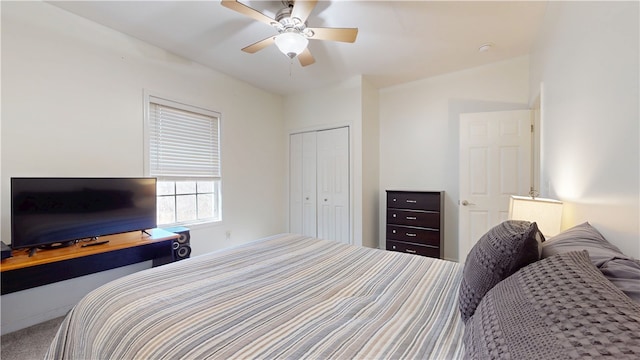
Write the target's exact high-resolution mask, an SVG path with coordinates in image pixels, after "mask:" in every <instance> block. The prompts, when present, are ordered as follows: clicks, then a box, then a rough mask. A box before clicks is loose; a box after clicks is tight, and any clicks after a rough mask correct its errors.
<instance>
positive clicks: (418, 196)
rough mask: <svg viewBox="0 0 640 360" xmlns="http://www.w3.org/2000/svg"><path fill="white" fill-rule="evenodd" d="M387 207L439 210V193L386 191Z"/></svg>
mask: <svg viewBox="0 0 640 360" xmlns="http://www.w3.org/2000/svg"><path fill="white" fill-rule="evenodd" d="M387 207H388V208H396V209H411V210H430V211H440V194H439V193H424V192H422V193H421V192H409V191H407V192H403V191H388V192H387Z"/></svg>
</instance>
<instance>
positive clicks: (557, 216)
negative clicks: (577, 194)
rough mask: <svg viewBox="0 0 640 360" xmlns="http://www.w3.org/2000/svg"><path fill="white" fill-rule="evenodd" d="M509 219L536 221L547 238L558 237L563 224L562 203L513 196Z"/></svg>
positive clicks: (510, 203) (510, 202)
mask: <svg viewBox="0 0 640 360" xmlns="http://www.w3.org/2000/svg"><path fill="white" fill-rule="evenodd" d="M509 219H510V220H526V221H531V222H534V221H535V222H536V224H538V229H539V230H540V232H542V234H543V235H544V236H545V237H551V236H554V235H557V234H558V233H559V232H560V225H561V223H562V201H558V200H552V199H542V198H531V197H526V196H511V200H510V201H509Z"/></svg>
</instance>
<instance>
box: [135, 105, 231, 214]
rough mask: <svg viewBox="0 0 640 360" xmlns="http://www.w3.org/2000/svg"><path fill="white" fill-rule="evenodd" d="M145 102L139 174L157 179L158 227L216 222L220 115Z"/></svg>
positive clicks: (197, 109)
mask: <svg viewBox="0 0 640 360" xmlns="http://www.w3.org/2000/svg"><path fill="white" fill-rule="evenodd" d="M145 98H146V103H147V109H146V110H147V116H146V122H145V148H146V158H145V173H146V174H147V175H148V176H151V177H156V178H158V186H157V196H158V199H157V200H158V202H157V212H158V225H159V226H160V225H163V226H165V225H187V224H195V223H203V222H213V221H220V220H221V219H222V214H221V199H220V182H221V172H220V114H219V113H216V112H214V111H210V110H206V109H202V108H199V107H195V106H190V105H186V104H182V103H178V102H175V101H171V100H167V99H162V98H159V97H156V96H151V95H146V96H145Z"/></svg>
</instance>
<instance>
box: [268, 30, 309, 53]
mask: <svg viewBox="0 0 640 360" xmlns="http://www.w3.org/2000/svg"><path fill="white" fill-rule="evenodd" d="M275 42H276V46H277V47H278V49H279V50H280V52H282V53H283V54H285V55H286V56H288V57H289V58H290V59H293V58H294V57H296V56H298V55H299V54H300V53H301V52H303V51H304V49H306V48H307V45H308V44H309V40H308V39H307V38H306V37H304V36H302V35H301V34H299V33H297V32H285V33H282V34H280V35H278V36H276V41H275Z"/></svg>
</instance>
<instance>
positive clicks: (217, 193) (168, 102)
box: [143, 90, 223, 227]
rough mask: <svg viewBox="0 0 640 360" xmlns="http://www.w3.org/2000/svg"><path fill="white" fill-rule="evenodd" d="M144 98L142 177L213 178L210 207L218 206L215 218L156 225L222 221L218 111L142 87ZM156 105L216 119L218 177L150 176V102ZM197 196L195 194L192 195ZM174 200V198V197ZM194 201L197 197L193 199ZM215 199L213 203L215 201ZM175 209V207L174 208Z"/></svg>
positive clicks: (195, 179) (220, 150) (162, 178)
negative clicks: (212, 204) (211, 205)
mask: <svg viewBox="0 0 640 360" xmlns="http://www.w3.org/2000/svg"><path fill="white" fill-rule="evenodd" d="M143 95H144V96H143V98H144V106H143V112H144V127H143V136H144V141H143V147H144V149H143V153H144V176H147V177H155V178H157V179H158V182H160V181H174V182H178V181H195V182H197V181H203V180H206V181H209V180H211V181H213V187H214V189H213V192H212V194H213V198H214V199H213V201H214V210H215V207H216V206H217V208H218V217H217V218H215V217H213V218H206V219H196V220H188V221H176V222H172V223H168V224H160V223H158V226H163V227H170V226H193V225H205V224H217V223H221V222H222V218H223V212H222V159H221V158H222V149H221V147H222V146H221V141H222V136H221V128H222V116H221V114H220V113H219V112H217V111H213V110H210V109H207V108H205V107H201V106H196V105H191V104H188V103H187V102H184V101H180V100H175V99H171V98H169V97H166V96H163V95H159V94H155V93H152V92H150V91H147V90H144V92H143ZM152 104H159V105H164V106H168V107H173V108H176V109H180V110H184V111H189V112H193V113H196V114H200V115H204V116H208V117H213V118H216V119H217V127H218V129H217V144H218V176H175V175H166V176H165V175H159V176H158V175H154V176H151V105H152ZM174 186H175V185H174ZM197 192H198V189H197V184H196V193H197ZM177 195H178V194H173V195H163V197H164V196H172V197H173V198H174V199H177ZM159 197H160V195H157V194H156V199H158V198H159ZM196 197H197V195H196ZM174 201H175V200H174ZM196 201H197V200H196ZM215 202H217V204H215ZM156 209H157V207H156ZM176 211H177V208H176ZM196 211H197V202H196ZM175 215H176V216H175V219H176V220H177V219H178V216H177V213H176V214H175Z"/></svg>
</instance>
